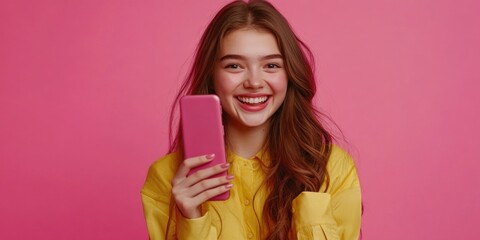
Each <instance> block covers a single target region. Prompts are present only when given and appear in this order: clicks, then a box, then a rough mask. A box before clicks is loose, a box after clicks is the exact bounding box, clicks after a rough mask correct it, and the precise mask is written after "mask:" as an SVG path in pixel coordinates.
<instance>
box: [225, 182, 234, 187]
mask: <svg viewBox="0 0 480 240" xmlns="http://www.w3.org/2000/svg"><path fill="white" fill-rule="evenodd" d="M232 187H233V184H231V183H229V184H227V185H225V188H232Z"/></svg>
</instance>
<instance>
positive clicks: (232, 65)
mask: <svg viewBox="0 0 480 240" xmlns="http://www.w3.org/2000/svg"><path fill="white" fill-rule="evenodd" d="M225 68H233V69H238V68H240V65H238V64H229V65H227V66H226V67H225Z"/></svg>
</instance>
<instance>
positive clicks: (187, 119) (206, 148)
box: [180, 95, 229, 200]
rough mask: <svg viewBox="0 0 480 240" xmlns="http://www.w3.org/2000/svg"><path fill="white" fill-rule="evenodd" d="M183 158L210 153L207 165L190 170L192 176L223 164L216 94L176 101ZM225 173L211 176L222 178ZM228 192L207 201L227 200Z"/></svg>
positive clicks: (223, 146)
mask: <svg viewBox="0 0 480 240" xmlns="http://www.w3.org/2000/svg"><path fill="white" fill-rule="evenodd" d="M180 112H181V124H182V134H183V148H184V158H185V159H187V158H190V157H196V156H201V155H207V154H211V153H214V154H215V159H213V160H212V161H211V162H209V163H207V164H204V165H201V166H198V167H196V168H194V169H192V170H191V171H190V173H189V175H190V174H192V173H194V172H196V171H198V170H200V169H204V168H207V167H210V166H214V165H217V164H221V163H225V162H226V154H225V143H224V138H223V124H222V108H221V105H220V100H219V98H218V97H217V96H216V95H189V96H185V97H183V98H182V99H181V100H180ZM226 175H227V172H226V171H225V172H223V173H220V174H217V175H215V176H212V177H218V176H226ZM228 197H229V192H225V193H223V194H221V195H218V196H215V197H213V198H211V199H210V200H225V199H228Z"/></svg>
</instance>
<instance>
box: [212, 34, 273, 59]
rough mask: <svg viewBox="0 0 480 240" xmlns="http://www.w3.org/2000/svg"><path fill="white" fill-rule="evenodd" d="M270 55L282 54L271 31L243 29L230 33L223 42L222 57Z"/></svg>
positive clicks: (221, 47)
mask: <svg viewBox="0 0 480 240" xmlns="http://www.w3.org/2000/svg"><path fill="white" fill-rule="evenodd" d="M224 54H238V55H254V54H255V55H269V54H280V50H279V48H278V44H277V40H276V38H275V36H274V35H273V34H272V33H270V32H269V31H266V30H262V29H256V28H241V29H237V30H234V31H232V32H229V33H228V34H227V35H225V37H224V38H223V39H222V40H221V44H220V55H224Z"/></svg>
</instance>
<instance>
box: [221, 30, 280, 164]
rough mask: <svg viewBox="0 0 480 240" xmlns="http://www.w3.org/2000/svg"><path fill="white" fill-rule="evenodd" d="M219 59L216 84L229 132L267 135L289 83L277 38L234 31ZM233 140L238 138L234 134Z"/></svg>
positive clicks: (225, 41)
mask: <svg viewBox="0 0 480 240" xmlns="http://www.w3.org/2000/svg"><path fill="white" fill-rule="evenodd" d="M219 56H220V61H218V62H217V63H216V64H215V68H214V72H213V82H214V90H215V93H216V94H217V95H218V96H219V97H220V101H221V103H222V107H223V111H224V112H225V113H226V114H227V118H226V121H227V122H226V127H227V129H228V132H229V133H231V132H232V131H233V129H232V128H239V129H243V128H244V127H250V128H251V129H250V130H251V131H253V130H254V129H253V128H259V129H263V130H265V131H254V132H259V133H262V132H266V130H267V128H268V123H269V122H268V120H269V119H270V117H271V116H272V115H273V114H274V113H275V112H276V111H277V109H278V108H279V107H280V105H281V104H282V103H283V100H284V99H285V94H286V92H287V83H288V80H287V73H286V71H285V69H284V68H283V59H282V55H281V54H280V50H279V49H278V45H277V42H276V40H275V36H274V35H273V34H271V33H269V32H266V31H262V30H257V29H255V28H243V29H239V30H235V31H233V32H231V33H229V34H228V35H226V36H225V38H224V39H223V41H222V45H221V48H220V52H219ZM235 132H238V131H235ZM230 137H232V138H237V137H235V136H233V135H232V134H230ZM259 137H260V138H262V139H263V138H265V136H259ZM258 150H259V149H254V151H258ZM254 154H255V152H253V153H245V154H241V155H246V156H253V155H254Z"/></svg>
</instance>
